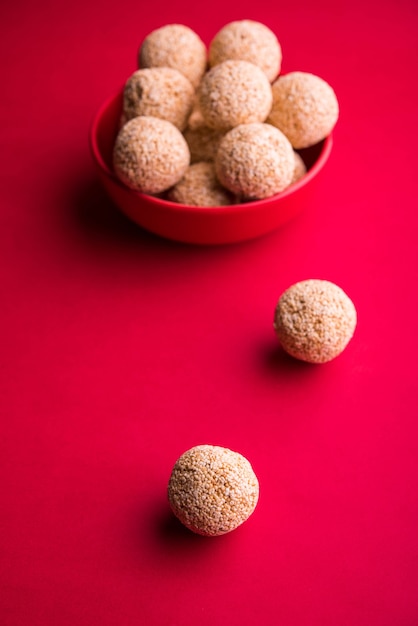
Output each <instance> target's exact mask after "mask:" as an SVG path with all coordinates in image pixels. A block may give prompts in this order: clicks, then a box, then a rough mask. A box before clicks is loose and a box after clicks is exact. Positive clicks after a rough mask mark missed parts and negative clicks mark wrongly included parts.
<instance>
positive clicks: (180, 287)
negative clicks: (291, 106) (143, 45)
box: [0, 0, 418, 626]
mask: <svg viewBox="0 0 418 626" xmlns="http://www.w3.org/2000/svg"><path fill="white" fill-rule="evenodd" d="M243 18H251V19H255V20H258V21H261V22H263V23H265V24H266V25H268V26H270V28H272V29H273V30H274V31H275V32H276V34H277V36H278V37H279V40H280V41H281V44H282V48H283V70H284V71H291V70H296V69H298V70H303V71H309V72H312V73H315V74H318V75H319V76H321V77H322V78H324V79H326V80H327V81H328V82H329V83H330V84H331V85H332V86H333V87H334V89H335V91H336V93H337V96H338V99H339V102H340V108H341V114H340V119H339V121H338V124H337V127H336V129H335V133H334V147H333V151H332V154H331V157H330V160H329V162H328V163H327V165H326V167H325V169H324V171H323V172H322V174H321V177H322V183H321V191H320V193H319V194H318V198H317V200H316V201H315V202H312V203H311V204H310V205H309V206H307V207H306V208H305V210H304V211H303V212H302V213H301V214H300V215H299V216H298V217H297V218H295V219H294V220H292V221H291V222H289V223H288V224H286V225H285V226H283V227H282V228H280V229H279V230H277V231H275V232H273V233H271V234H269V235H266V236H264V237H262V238H259V239H256V240H253V241H248V242H245V243H241V244H234V245H224V246H212V247H210V246H209V247H199V246H193V245H183V244H180V243H175V242H170V241H167V240H163V239H161V238H158V237H157V236H154V235H152V234H149V233H147V232H145V231H144V230H142V229H141V228H139V227H138V226H136V225H135V224H133V223H131V222H130V221H129V220H128V219H127V218H125V217H124V216H122V215H121V214H120V213H119V212H118V211H117V209H116V208H115V206H114V205H113V204H112V202H111V201H110V200H109V199H108V198H107V196H106V194H105V192H104V191H103V190H102V189H101V187H100V184H99V182H98V179H97V176H96V172H95V169H94V165H93V162H92V159H91V155H90V152H89V147H88V130H89V126H90V123H91V120H92V118H93V116H94V114H95V112H96V110H97V109H98V107H99V106H100V105H101V103H102V102H103V101H104V100H105V99H106V98H107V97H108V96H109V95H112V94H113V93H115V91H116V90H117V89H118V88H119V87H120V86H121V85H122V84H123V82H124V81H125V79H126V78H127V76H128V75H129V74H130V73H132V72H133V71H134V70H135V69H136V54H137V49H138V46H139V44H140V42H141V40H142V38H143V37H144V36H145V35H146V34H148V32H150V31H151V30H152V29H154V28H157V27H158V26H162V25H163V24H167V23H174V22H177V23H184V24H187V25H189V26H190V27H192V28H193V29H194V30H195V31H196V32H198V34H200V36H201V37H202V39H203V40H204V41H205V42H206V43H208V42H209V41H210V39H211V37H212V36H213V35H214V34H215V32H216V31H217V30H218V29H219V28H220V27H221V26H223V25H224V24H225V23H227V22H229V21H232V20H235V19H243ZM0 29H1V33H0V34H1V36H0V46H1V59H2V74H1V80H2V95H1V98H0V113H1V120H2V132H1V141H0V151H1V169H0V179H1V185H0V194H1V195H0V219H1V228H0V233H1V235H0V236H1V243H0V250H1V255H2V259H1V264H0V271H1V285H2V294H3V296H2V302H1V306H0V311H1V320H2V324H1V328H2V340H1V354H2V372H1V395H0V397H1V436H0V475H1V494H2V495H1V502H2V504H1V507H0V531H1V532H0V537H1V539H0V541H1V552H0V554H1V556H0V623H1V624H2V626H74V625H77V626H94V625H96V624H97V625H98V626H133V625H135V626H137V625H138V624H141V625H144V626H196V625H201V626H209V625H211V626H212V625H220V626H222V625H224V624H225V625H226V624H228V625H229V626H238V625H239V626H250V625H253V624H262V625H263V626H273V625H276V624H280V626H416V625H417V624H418V535H417V529H418V497H417V484H418V480H417V479H418V422H417V415H418V411H417V382H416V379H417V365H416V355H417V351H418V341H417V339H418V333H417V328H416V324H417V319H416V318H417V313H416V312H417V307H418V297H417V278H418V276H417V247H418V245H417V244H418V238H417V235H418V232H417V226H418V217H417V171H416V167H417V166H416V142H417V139H418V133H417V129H418V124H417V99H418V81H417V80H416V74H417V62H418V9H417V5H416V2H414V0H396V1H395V0H382V1H381V2H379V3H378V2H372V3H367V2H366V3H365V2H363V1H360V0H351V1H350V2H348V0H342V1H341V2H332V1H331V0H318V1H316V2H308V0H301V1H299V2H297V3H274V2H266V1H264V0H261V2H256V3H254V4H252V5H250V4H248V3H245V2H244V3H243V2H240V3H238V2H233V3H225V2H222V1H219V2H218V1H216V0H215V2H212V3H210V4H202V3H195V2H194V3H193V2H190V1H189V0H180V1H179V2H173V3H172V4H171V5H165V4H163V3H159V2H155V3H152V2H151V3H149V4H147V5H144V4H142V5H141V3H138V2H134V1H133V0H123V1H122V2H121V3H119V4H111V3H105V2H99V1H98V0H83V2H81V1H80V0H74V1H73V2H69V3H64V4H62V3H52V2H47V1H46V0H40V2H29V1H28V0H26V1H25V0H14V2H10V3H6V2H3V3H2V6H1V9H0ZM305 278H325V279H328V280H331V281H333V282H335V283H337V284H338V285H340V286H341V287H342V288H343V289H344V290H345V291H346V292H347V293H348V295H349V296H350V297H351V298H352V300H353V301H354V303H355V305H356V307H357V312H358V326H357V330H356V333H355V335H354V338H353V340H352V342H351V343H350V344H349V346H348V347H347V349H346V350H345V352H344V353H343V354H342V355H341V356H340V357H338V358H337V359H335V360H334V361H332V362H330V363H328V364H325V365H320V366H312V365H307V364H303V363H301V362H297V361H295V360H293V359H291V358H290V357H286V356H285V355H284V354H283V352H282V351H281V349H280V346H279V344H278V342H277V340H276V338H275V335H274V331H273V326H272V321H273V311H274V308H275V305H276V302H277V300H278V298H279V296H280V294H281V293H282V291H283V290H284V289H285V288H286V287H288V286H289V285H290V284H292V283H294V282H296V281H298V280H302V279H305ZM202 443H210V444H216V445H221V446H225V447H229V448H231V449H233V450H236V451H237V452H240V453H242V454H244V455H245V456H246V457H247V458H248V459H249V460H250V462H251V463H252V465H253V468H254V470H255V472H256V474H257V476H258V478H259V481H260V500H259V504H258V506H257V508H256V510H255V512H254V514H253V515H252V517H251V518H250V519H249V520H248V521H247V522H246V523H245V524H244V525H243V526H241V527H240V528H239V529H237V530H236V531H234V532H232V533H230V534H228V535H225V536H222V537H218V538H204V537H199V536H197V535H194V534H193V533H191V532H189V531H187V530H186V529H183V527H182V526H181V525H180V524H179V523H177V521H176V520H175V519H174V518H173V516H172V515H171V513H170V510H169V507H168V503H167V495H166V491H167V483H168V478H169V475H170V472H171V469H172V467H173V465H174V462H175V461H176V459H177V458H178V456H180V454H182V453H183V452H184V451H185V450H187V449H188V448H190V447H192V446H194V445H197V444H202Z"/></svg>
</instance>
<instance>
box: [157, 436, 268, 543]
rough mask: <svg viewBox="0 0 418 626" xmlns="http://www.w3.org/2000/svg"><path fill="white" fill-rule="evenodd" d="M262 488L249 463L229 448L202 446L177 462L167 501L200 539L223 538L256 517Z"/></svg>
mask: <svg viewBox="0 0 418 626" xmlns="http://www.w3.org/2000/svg"><path fill="white" fill-rule="evenodd" d="M258 495H259V485H258V480H257V477H256V475H255V474H254V471H253V469H252V467H251V465H250V463H249V461H248V460H247V459H246V458H245V457H244V456H242V455H241V454H239V453H238V452H233V451H232V450H229V449H228V448H222V447H220V446H211V445H202V446H196V447H194V448H191V449H190V450H188V451H187V452H185V453H184V454H182V456H181V457H180V458H179V459H178V460H177V462H176V464H175V465H174V468H173V471H172V474H171V477H170V480H169V484H168V499H169V502H170V505H171V508H172V510H173V512H174V514H175V515H176V517H178V519H179V520H180V521H181V522H182V523H183V524H184V525H185V526H187V528H189V529H190V530H192V531H194V532H196V533H198V534H200V535H209V536H216V535H223V534H225V533H228V532H230V531H231V530H234V529H235V528H237V527H238V526H240V524H242V523H243V522H245V521H246V520H247V519H248V518H249V516H250V515H251V514H252V513H253V511H254V509H255V507H256V505H257V501H258Z"/></svg>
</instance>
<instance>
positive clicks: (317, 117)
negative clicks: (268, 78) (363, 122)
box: [267, 72, 339, 149]
mask: <svg viewBox="0 0 418 626" xmlns="http://www.w3.org/2000/svg"><path fill="white" fill-rule="evenodd" d="M272 91H273V106H272V109H271V112H270V115H269V117H268V120H267V121H268V123H269V124H273V126H276V127H277V128H279V129H280V130H281V131H282V132H283V133H284V134H285V135H286V137H288V138H289V141H290V143H291V144H292V146H293V147H294V148H296V149H298V148H308V147H309V146H313V145H314V144H316V143H318V142H319V141H321V140H322V139H324V138H325V137H327V135H329V134H330V133H331V131H332V130H333V128H334V126H335V124H336V123H337V120H338V116H339V106H338V100H337V96H336V95H335V92H334V90H333V88H332V87H331V86H330V85H329V84H328V83H327V82H326V81H325V80H323V79H322V78H320V77H319V76H315V75H314V74H309V73H308V72H290V73H289V74H284V75H282V76H279V78H278V79H277V80H276V81H275V82H274V83H273V85H272Z"/></svg>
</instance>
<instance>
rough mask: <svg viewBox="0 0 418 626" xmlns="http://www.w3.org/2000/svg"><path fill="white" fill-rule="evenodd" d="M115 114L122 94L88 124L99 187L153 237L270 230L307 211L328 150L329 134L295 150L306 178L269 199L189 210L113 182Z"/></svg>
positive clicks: (241, 235)
mask: <svg viewBox="0 0 418 626" xmlns="http://www.w3.org/2000/svg"><path fill="white" fill-rule="evenodd" d="M121 111H122V92H119V93H117V94H116V95H115V96H113V97H111V98H109V99H108V100H106V102H105V103H104V104H103V105H102V106H101V107H100V109H99V110H98V112H97V114H96V115H95V117H94V119H93V123H92V125H91V129H90V147H91V151H92V154H93V159H94V161H95V164H96V166H97V169H98V173H99V177H100V179H101V181H102V184H103V186H104V188H105V189H106V191H107V193H108V194H109V196H110V197H111V198H112V200H113V201H114V203H115V204H116V206H117V207H118V208H119V209H120V210H121V211H122V212H123V213H124V214H125V215H127V216H128V217H129V218H130V219H131V220H133V221H134V222H136V223H137V224H139V225H140V226H142V227H143V228H145V229H146V230H149V231H151V232H153V233H155V234H157V235H160V236H162V237H165V238H168V239H172V240H175V241H181V242H185V243H193V244H224V243H234V242H238V241H245V240H247V239H253V238H255V237H259V236H261V235H264V234H266V233H269V232H271V231H273V230H275V229H276V228H278V227H279V226H281V225H282V224H284V223H285V222H287V221H288V220H290V219H291V218H293V217H294V216H296V215H297V214H298V213H300V212H301V211H302V210H303V209H304V208H305V207H306V206H308V204H309V202H310V200H311V199H312V194H313V192H314V189H315V186H316V185H315V182H316V178H317V175H318V174H319V172H320V171H321V170H322V168H323V167H324V165H325V163H326V161H327V160H328V157H329V155H330V152H331V148H332V135H330V136H328V137H327V138H326V139H325V140H324V141H321V142H320V143H318V144H316V145H315V146H312V147H311V148H307V149H305V150H301V151H300V154H301V156H302V158H303V160H304V161H305V164H306V166H307V168H308V171H307V173H306V174H305V176H303V178H301V179H300V180H299V181H297V182H296V183H294V184H293V185H291V186H290V187H288V188H287V189H285V190H284V191H282V192H281V193H279V194H276V195H275V196H271V197H270V198H265V199H263V200H255V201H252V202H247V203H242V204H235V205H231V206H220V207H195V206H190V205H185V204H179V203H176V202H170V201H168V200H162V199H160V198H156V197H154V196H149V195H146V194H143V193H139V192H137V191H133V190H132V189H129V188H128V187H126V186H125V185H124V184H123V183H122V182H121V181H120V180H119V179H118V178H117V177H116V175H115V173H114V171H113V168H112V151H113V144H114V141H115V138H116V135H117V133H118V129H119V121H120V115H121Z"/></svg>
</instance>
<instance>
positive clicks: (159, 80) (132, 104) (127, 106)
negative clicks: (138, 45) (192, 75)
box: [123, 67, 195, 131]
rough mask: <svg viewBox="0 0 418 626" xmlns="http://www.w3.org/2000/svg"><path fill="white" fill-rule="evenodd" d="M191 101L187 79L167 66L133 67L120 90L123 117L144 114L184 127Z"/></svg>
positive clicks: (192, 90) (189, 111)
mask: <svg viewBox="0 0 418 626" xmlns="http://www.w3.org/2000/svg"><path fill="white" fill-rule="evenodd" d="M194 102H195V90H194V88H193V86H192V84H191V82H190V81H189V80H188V79H187V78H186V77H185V76H184V74H182V73H181V72H179V71H178V70H175V69H173V68H171V67H151V68H145V69H141V70H137V71H136V72H134V73H133V74H131V76H130V77H129V78H128V80H127V81H126V83H125V87H124V90H123V112H124V114H125V116H126V119H127V120H130V119H132V118H134V117H137V116H138V115H148V116H152V117H159V118H160V119H163V120H167V121H169V122H171V123H172V124H174V126H177V128H179V129H180V130H181V131H182V130H184V129H185V127H186V125H187V121H188V119H189V115H190V113H191V111H192V109H193V106H194Z"/></svg>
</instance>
